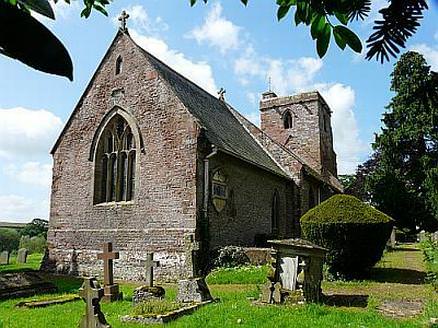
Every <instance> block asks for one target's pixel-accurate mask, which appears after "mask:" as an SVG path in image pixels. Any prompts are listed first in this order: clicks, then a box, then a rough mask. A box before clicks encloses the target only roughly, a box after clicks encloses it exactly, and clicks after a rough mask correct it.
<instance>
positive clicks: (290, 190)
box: [43, 27, 342, 280]
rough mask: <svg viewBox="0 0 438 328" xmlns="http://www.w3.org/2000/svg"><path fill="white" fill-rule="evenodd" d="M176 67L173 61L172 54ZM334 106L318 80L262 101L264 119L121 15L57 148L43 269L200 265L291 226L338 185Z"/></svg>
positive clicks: (194, 269)
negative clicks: (146, 39)
mask: <svg viewBox="0 0 438 328" xmlns="http://www.w3.org/2000/svg"><path fill="white" fill-rule="evenodd" d="M169 64H170V65H171V64H172V63H169ZM330 116H331V111H330V108H329V107H328V106H327V104H326V102H325V101H324V99H323V98H322V97H321V95H320V94H319V93H318V92H309V93H302V94H299V95H294V96H288V97H277V95H276V94H275V93H274V92H271V91H269V92H265V93H264V94H263V95H262V99H261V101H260V117H261V127H260V128H259V127H257V126H255V125H254V124H252V123H251V122H250V121H248V120H247V119H246V118H245V117H244V116H242V114H240V113H239V112H238V111H237V110H236V109H234V108H233V107H232V106H231V105H230V104H228V103H227V102H225V100H224V99H223V98H222V97H219V98H216V97H214V96H212V95H211V94H209V93H207V92H206V91H205V90H203V89H202V88H200V87H199V86H197V85H196V84H194V83H193V82H191V81H190V80H188V79H187V78H185V77H184V76H182V75H180V74H179V73H177V72H175V71H174V70H173V69H172V68H170V67H169V66H168V65H166V64H165V63H163V62H162V61H160V60H159V59H158V58H155V57H154V56H152V55H151V54H150V53H148V52H146V51H145V50H144V49H142V48H141V47H140V46H138V45H137V44H136V43H135V42H134V41H133V40H132V39H131V37H130V36H129V33H128V30H127V29H126V28H124V27H122V28H121V29H120V30H119V31H118V32H117V35H116V36H115V38H114V40H113V42H112V43H111V45H110V47H109V49H108V51H107V52H106V54H105V56H104V58H103V59H102V61H101V63H100V64H99V66H98V68H97V70H96V72H95V73H94V75H93V76H92V78H91V81H90V82H89V84H88V86H87V87H86V89H85V92H84V93H83V95H82V97H81V98H80V99H79V102H78V103H77V105H76V107H75V108H74V110H73V113H72V114H71V117H70V118H69V120H68V122H67V124H66V125H65V127H64V129H63V131H62V132H61V135H60V136H59V138H58V140H57V141H56V144H55V145H54V147H53V149H52V152H51V153H52V155H53V182H52V193H51V209H50V228H49V233H48V254H46V257H45V260H44V264H43V268H45V269H46V270H52V271H58V272H63V273H70V274H80V275H96V274H99V273H100V272H101V270H102V264H101V262H100V261H99V260H97V256H96V255H97V253H100V252H101V249H102V244H103V243H104V242H112V243H113V245H114V246H113V247H114V249H115V250H117V251H119V252H120V259H119V260H117V261H115V262H116V263H115V276H116V277H117V278H120V279H128V280H138V279H142V277H143V275H144V268H143V267H142V261H143V260H144V259H145V258H146V254H147V253H150V252H153V253H154V257H155V259H156V260H159V261H160V267H159V268H157V270H156V275H157V276H158V278H159V279H160V280H174V279H177V278H183V277H190V276H193V275H196V274H197V273H198V272H199V271H200V270H202V269H203V266H204V264H205V261H206V255H207V254H209V251H210V250H213V249H215V248H217V247H220V246H224V245H240V246H255V245H259V244H262V243H263V241H264V240H266V239H267V238H283V237H291V236H297V235H299V233H300V231H299V218H300V216H301V215H302V214H304V213H305V212H306V211H307V210H308V209H309V208H311V207H313V206H315V205H316V204H318V203H319V202H321V201H322V200H324V199H326V198H327V197H329V196H330V195H332V194H333V193H338V192H342V186H341V184H340V183H339V181H338V179H337V168H336V154H335V152H334V151H333V134H332V128H331V124H330Z"/></svg>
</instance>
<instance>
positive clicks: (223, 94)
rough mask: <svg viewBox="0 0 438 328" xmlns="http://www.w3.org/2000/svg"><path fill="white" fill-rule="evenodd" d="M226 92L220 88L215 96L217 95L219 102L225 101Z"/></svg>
mask: <svg viewBox="0 0 438 328" xmlns="http://www.w3.org/2000/svg"><path fill="white" fill-rule="evenodd" d="M226 92H227V90H225V89H224V88H221V89H220V90H219V91H218V92H217V94H218V95H219V100H220V101H225V93H226Z"/></svg>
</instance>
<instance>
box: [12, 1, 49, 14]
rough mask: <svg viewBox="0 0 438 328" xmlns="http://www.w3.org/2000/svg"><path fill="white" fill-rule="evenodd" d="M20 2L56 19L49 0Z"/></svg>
mask: <svg viewBox="0 0 438 328" xmlns="http://www.w3.org/2000/svg"><path fill="white" fill-rule="evenodd" d="M18 3H19V4H20V5H22V6H24V7H26V8H27V9H29V10H33V11H35V12H37V13H38V14H41V15H43V16H46V17H49V18H51V19H55V13H54V12H53V9H52V6H51V5H50V3H49V2H48V1H47V0H18Z"/></svg>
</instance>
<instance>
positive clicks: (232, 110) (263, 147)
mask: <svg viewBox="0 0 438 328" xmlns="http://www.w3.org/2000/svg"><path fill="white" fill-rule="evenodd" d="M225 105H226V107H227V109H228V110H229V111H230V112H231V114H233V116H234V117H236V115H235V114H240V113H239V112H238V111H237V109H235V108H234V107H233V106H231V105H230V104H228V103H225ZM240 116H242V117H243V118H244V119H246V118H245V117H244V116H243V115H240ZM236 119H237V121H238V122H239V124H240V125H241V126H242V127H243V128H244V129H245V131H246V132H248V134H249V135H250V136H251V137H252V138H253V139H254V141H255V142H257V143H258V144H259V146H260V147H261V148H262V149H263V150H264V151H265V152H266V154H267V155H268V156H269V157H270V158H271V159H272V160H273V161H274V163H275V164H277V166H278V167H279V168H280V169H282V170H283V171H284V173H286V174H287V175H288V176H289V177H291V175H290V174H289V173H288V172H287V170H286V169H285V168H284V167H283V165H281V164H280V163H279V162H278V161H277V160H276V159H275V158H274V156H272V154H271V152H270V151H269V150H267V149H266V147H265V146H263V145H262V144H261V143H260V141H259V140H257V138H256V137H255V136H254V135H253V134H252V133H251V131H250V130H249V129H248V128H247V127H246V126H245V125H244V124H242V123H241V122H240V120H239V119H238V118H237V117H236ZM248 122H250V121H249V120H248ZM250 123H251V122H250ZM251 124H252V123H251ZM254 126H255V125H254ZM291 178H292V177H291Z"/></svg>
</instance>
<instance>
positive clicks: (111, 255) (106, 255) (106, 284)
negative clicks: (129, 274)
mask: <svg viewBox="0 0 438 328" xmlns="http://www.w3.org/2000/svg"><path fill="white" fill-rule="evenodd" d="M97 258H98V259H99V260H103V290H104V296H103V300H104V301H107V302H113V301H118V300H120V299H122V294H121V293H120V292H119V285H118V284H115V283H114V272H113V270H114V264H113V260H116V259H118V258H119V252H113V244H112V243H105V244H103V253H100V254H98V255H97Z"/></svg>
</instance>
